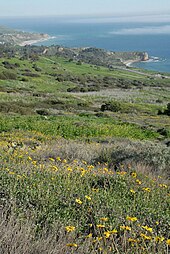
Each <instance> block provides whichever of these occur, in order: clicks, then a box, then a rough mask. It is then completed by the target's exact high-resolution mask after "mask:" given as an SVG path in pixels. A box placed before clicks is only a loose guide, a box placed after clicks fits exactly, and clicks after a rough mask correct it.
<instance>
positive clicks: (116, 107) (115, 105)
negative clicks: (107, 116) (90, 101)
mask: <svg viewBox="0 0 170 254" xmlns="http://www.w3.org/2000/svg"><path fill="white" fill-rule="evenodd" d="M106 110H109V111H112V112H119V111H121V110H122V105H121V103H120V102H118V101H110V102H108V103H105V104H103V105H101V111H106Z"/></svg>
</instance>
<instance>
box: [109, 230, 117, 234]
mask: <svg viewBox="0 0 170 254" xmlns="http://www.w3.org/2000/svg"><path fill="white" fill-rule="evenodd" d="M110 233H111V234H117V233H118V231H117V230H116V229H113V230H111V231H110Z"/></svg>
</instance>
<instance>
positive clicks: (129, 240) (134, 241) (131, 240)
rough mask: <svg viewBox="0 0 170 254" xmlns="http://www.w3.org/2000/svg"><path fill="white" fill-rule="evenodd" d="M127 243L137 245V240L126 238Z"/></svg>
mask: <svg viewBox="0 0 170 254" xmlns="http://www.w3.org/2000/svg"><path fill="white" fill-rule="evenodd" d="M128 242H129V243H137V242H138V240H137V239H134V238H128Z"/></svg>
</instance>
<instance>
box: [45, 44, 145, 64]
mask: <svg viewBox="0 0 170 254" xmlns="http://www.w3.org/2000/svg"><path fill="white" fill-rule="evenodd" d="M44 54H45V55H47V56H53V55H57V56H62V57H66V58H69V60H70V61H78V62H79V64H81V62H84V63H88V64H93V65H97V66H107V67H109V68H112V67H115V66H125V65H127V64H128V63H133V62H140V61H147V60H148V59H149V55H148V53H147V52H117V51H107V50H104V49H99V48H95V47H83V48H67V47H62V46H58V45H56V46H50V47H46V49H45V50H44Z"/></svg>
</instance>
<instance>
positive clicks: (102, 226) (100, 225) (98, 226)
mask: <svg viewBox="0 0 170 254" xmlns="http://www.w3.org/2000/svg"><path fill="white" fill-rule="evenodd" d="M96 226H97V228H105V225H102V224H98V225H96Z"/></svg>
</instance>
